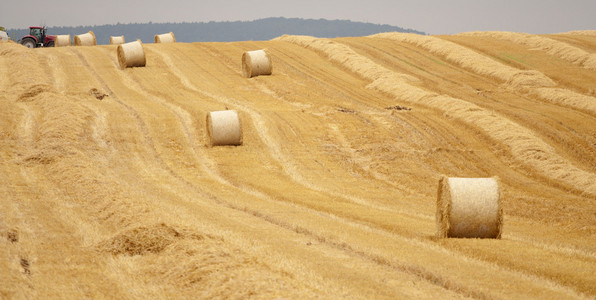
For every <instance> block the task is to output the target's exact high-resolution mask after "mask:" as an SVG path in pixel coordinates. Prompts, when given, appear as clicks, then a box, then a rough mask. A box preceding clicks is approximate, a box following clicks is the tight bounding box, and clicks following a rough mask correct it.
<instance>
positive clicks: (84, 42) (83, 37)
mask: <svg viewBox="0 0 596 300" xmlns="http://www.w3.org/2000/svg"><path fill="white" fill-rule="evenodd" d="M74 44H75V46H95V45H97V40H96V39H95V34H94V33H93V31H89V32H87V33H84V34H79V35H75V37H74Z"/></svg>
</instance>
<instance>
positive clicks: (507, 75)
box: [370, 32, 556, 87]
mask: <svg viewBox="0 0 596 300" xmlns="http://www.w3.org/2000/svg"><path fill="white" fill-rule="evenodd" d="M370 37H372V38H384V39H391V40H395V41H399V42H404V43H408V44H413V45H415V46H418V47H421V48H424V49H426V50H428V51H430V52H431V53H433V54H437V55H440V56H443V57H445V58H446V59H447V60H449V61H451V62H453V63H455V64H458V65H460V66H462V67H463V68H466V69H468V70H471V71H473V72H475V73H478V74H480V75H484V76H490V77H494V78H497V79H500V80H502V81H505V82H506V84H508V85H512V86H513V87H534V86H538V87H547V86H555V85H556V84H555V82H554V81H552V80H551V79H550V78H548V77H547V76H546V75H544V74H542V73H541V72H538V71H525V70H520V69H517V68H514V67H510V66H507V65H505V64H502V63H500V62H498V61H496V60H493V59H492V58H490V57H487V56H485V55H482V54H480V53H478V52H476V51H474V50H471V49H469V48H466V47H464V46H461V45H458V44H456V43H453V42H451V41H446V40H443V39H440V38H437V37H432V36H425V35H418V34H413V33H397V32H390V33H379V34H374V35H371V36H370Z"/></svg>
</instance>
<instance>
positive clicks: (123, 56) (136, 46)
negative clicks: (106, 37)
mask: <svg viewBox="0 0 596 300" xmlns="http://www.w3.org/2000/svg"><path fill="white" fill-rule="evenodd" d="M116 52H117V54H118V63H119V64H120V68H121V69H126V68H131V67H144V66H145V64H146V59H145V52H144V51H143V44H142V43H141V42H140V41H138V40H137V41H134V42H130V43H126V44H121V45H118V49H116Z"/></svg>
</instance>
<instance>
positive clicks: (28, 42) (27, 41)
mask: <svg viewBox="0 0 596 300" xmlns="http://www.w3.org/2000/svg"><path fill="white" fill-rule="evenodd" d="M21 45H23V46H25V47H27V48H35V41H34V40H33V39H24V40H22V41H21Z"/></svg>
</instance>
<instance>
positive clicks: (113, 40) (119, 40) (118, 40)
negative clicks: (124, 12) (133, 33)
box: [110, 35, 125, 45]
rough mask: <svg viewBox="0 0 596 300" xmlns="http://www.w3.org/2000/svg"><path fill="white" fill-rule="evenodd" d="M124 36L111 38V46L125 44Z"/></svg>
mask: <svg viewBox="0 0 596 300" xmlns="http://www.w3.org/2000/svg"><path fill="white" fill-rule="evenodd" d="M124 43H125V41H124V36H123V35H121V36H110V45H120V44H124Z"/></svg>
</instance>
